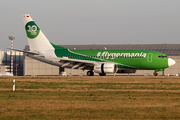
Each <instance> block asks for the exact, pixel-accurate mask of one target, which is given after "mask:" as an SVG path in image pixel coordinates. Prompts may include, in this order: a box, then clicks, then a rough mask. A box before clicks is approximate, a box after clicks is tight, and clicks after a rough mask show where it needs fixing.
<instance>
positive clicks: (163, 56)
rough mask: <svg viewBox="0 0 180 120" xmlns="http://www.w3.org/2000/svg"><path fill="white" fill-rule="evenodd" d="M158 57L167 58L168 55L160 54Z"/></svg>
mask: <svg viewBox="0 0 180 120" xmlns="http://www.w3.org/2000/svg"><path fill="white" fill-rule="evenodd" d="M158 57H159V58H167V56H165V55H159V56H158Z"/></svg>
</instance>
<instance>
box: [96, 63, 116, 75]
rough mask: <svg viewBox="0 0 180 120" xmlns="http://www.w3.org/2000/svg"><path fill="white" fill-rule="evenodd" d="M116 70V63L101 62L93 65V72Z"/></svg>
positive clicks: (111, 71) (113, 71)
mask: <svg viewBox="0 0 180 120" xmlns="http://www.w3.org/2000/svg"><path fill="white" fill-rule="evenodd" d="M116 71H117V65H116V64H113V63H102V64H97V65H95V66H94V72H95V73H103V74H106V73H115V72H116Z"/></svg>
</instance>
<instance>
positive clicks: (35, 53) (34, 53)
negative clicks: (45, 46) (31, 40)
mask: <svg viewBox="0 0 180 120" xmlns="http://www.w3.org/2000/svg"><path fill="white" fill-rule="evenodd" d="M7 49H9V50H11V48H7ZM12 50H14V51H19V52H24V53H29V54H33V55H40V54H39V53H37V52H31V51H24V50H18V49H12Z"/></svg>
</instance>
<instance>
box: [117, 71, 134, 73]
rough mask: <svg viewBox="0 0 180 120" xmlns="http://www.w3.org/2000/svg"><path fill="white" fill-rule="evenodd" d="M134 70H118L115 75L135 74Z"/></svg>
mask: <svg viewBox="0 0 180 120" xmlns="http://www.w3.org/2000/svg"><path fill="white" fill-rule="evenodd" d="M135 72H136V70H118V71H117V73H135Z"/></svg>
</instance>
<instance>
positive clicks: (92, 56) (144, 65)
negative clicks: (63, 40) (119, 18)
mask: <svg viewBox="0 0 180 120" xmlns="http://www.w3.org/2000/svg"><path fill="white" fill-rule="evenodd" d="M23 20H24V25H25V30H26V34H27V39H28V43H29V46H30V51H27V52H26V53H28V55H29V56H30V57H32V58H35V59H38V60H40V61H43V62H46V63H49V64H53V65H58V66H61V67H67V68H72V69H80V70H88V71H87V75H88V76H93V75H94V73H99V75H100V76H105V75H106V74H107V73H108V74H109V73H135V72H136V70H154V71H155V73H154V75H157V73H156V72H158V71H164V69H165V68H167V67H169V66H172V65H174V64H175V61H174V60H173V59H171V58H168V57H167V56H166V55H165V54H163V53H160V52H156V51H150V50H121V49H118V50H74V49H73V50H70V49H67V48H63V47H60V46H57V45H54V44H53V43H50V42H49V40H48V39H47V38H46V36H45V35H44V34H43V32H42V31H41V30H40V28H39V27H38V26H37V24H36V23H35V22H34V21H33V20H32V18H31V17H30V15H29V14H25V15H23Z"/></svg>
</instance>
